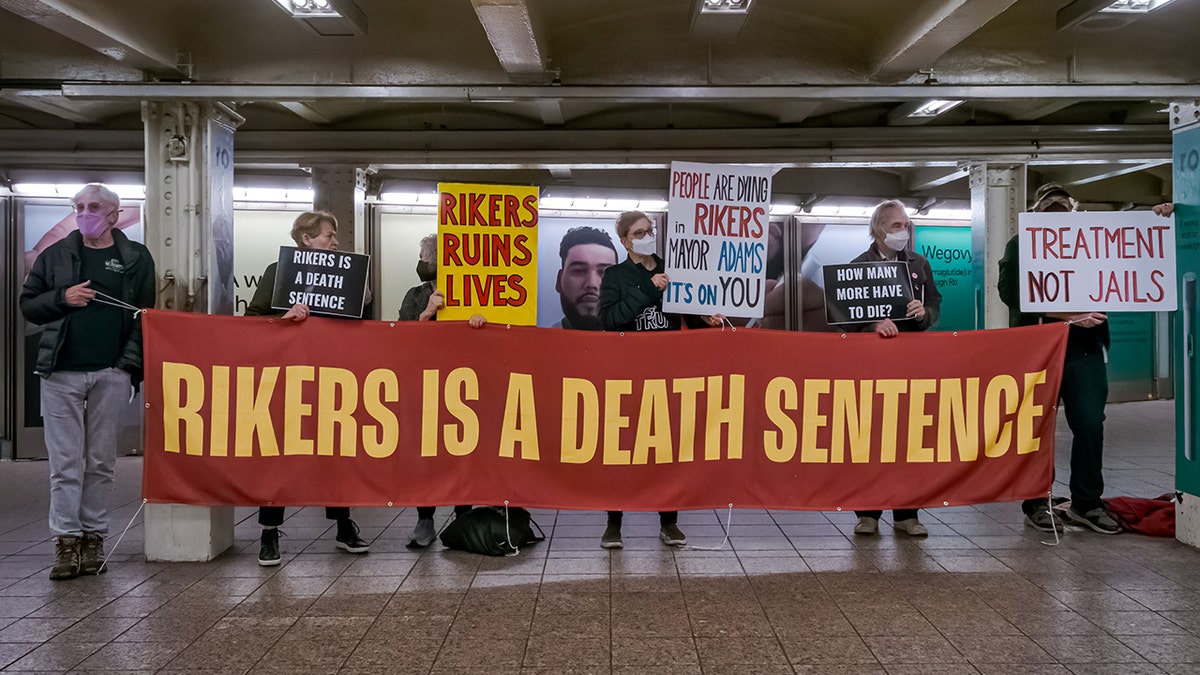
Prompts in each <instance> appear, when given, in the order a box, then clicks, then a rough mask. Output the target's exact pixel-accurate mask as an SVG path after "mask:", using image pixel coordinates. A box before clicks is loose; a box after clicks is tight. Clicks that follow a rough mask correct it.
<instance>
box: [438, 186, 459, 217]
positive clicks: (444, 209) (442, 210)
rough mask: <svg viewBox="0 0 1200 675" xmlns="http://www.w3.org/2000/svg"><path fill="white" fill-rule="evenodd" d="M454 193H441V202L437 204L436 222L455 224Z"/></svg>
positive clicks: (455, 200)
mask: <svg viewBox="0 0 1200 675" xmlns="http://www.w3.org/2000/svg"><path fill="white" fill-rule="evenodd" d="M457 201H458V200H457V199H455V197H454V194H453V193H450V192H443V193H442V203H441V204H439V205H438V222H439V223H445V224H446V225H457V224H458V222H459V221H458V220H457V219H455V217H454V208H455V203H456V202H457Z"/></svg>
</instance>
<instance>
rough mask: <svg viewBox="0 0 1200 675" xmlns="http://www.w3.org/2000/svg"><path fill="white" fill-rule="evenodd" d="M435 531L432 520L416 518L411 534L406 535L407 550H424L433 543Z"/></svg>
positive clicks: (435, 535)
mask: <svg viewBox="0 0 1200 675" xmlns="http://www.w3.org/2000/svg"><path fill="white" fill-rule="evenodd" d="M435 537H437V531H436V530H435V529H434V527H433V518H418V519H417V525H416V527H414V528H413V531H412V534H410V535H408V548H425V547H426V546H428V545H430V544H432V543H433V540H434V538H435Z"/></svg>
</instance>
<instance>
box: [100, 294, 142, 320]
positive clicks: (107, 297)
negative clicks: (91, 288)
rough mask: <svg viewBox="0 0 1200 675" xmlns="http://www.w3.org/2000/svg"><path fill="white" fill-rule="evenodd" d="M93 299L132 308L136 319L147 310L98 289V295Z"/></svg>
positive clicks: (104, 303) (115, 305) (102, 302)
mask: <svg viewBox="0 0 1200 675" xmlns="http://www.w3.org/2000/svg"><path fill="white" fill-rule="evenodd" d="M92 301H93V302H98V303H100V304H102V305H111V306H113V307H120V308H121V309H128V310H131V311H132V312H133V318H135V319H136V318H138V316H140V315H141V313H142V312H144V311H146V310H144V309H139V308H137V307H134V306H133V305H131V304H129V303H128V302H125V301H124V300H121V299H120V298H114V297H113V296H111V295H108V294H105V293H102V292H100V291H96V297H94V298H92Z"/></svg>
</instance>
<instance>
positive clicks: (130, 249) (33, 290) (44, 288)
mask: <svg viewBox="0 0 1200 675" xmlns="http://www.w3.org/2000/svg"><path fill="white" fill-rule="evenodd" d="M112 238H113V244H114V245H115V246H116V248H117V255H118V256H119V257H120V258H121V264H123V265H124V266H125V275H124V278H123V279H122V282H121V294H120V296H119V298H118V299H120V300H122V301H124V302H127V303H129V304H130V305H133V306H134V307H138V308H142V309H145V308H150V307H154V302H155V299H156V293H155V289H154V286H155V280H156V277H155V276H154V259H153V258H151V257H150V251H149V250H148V249H147V248H146V247H145V246H142V245H141V244H139V243H137V242H135V241H130V240H129V238H128V237H126V236H125V233H124V232H121V231H120V230H118V229H113V231H112ZM82 249H83V235H81V234H80V233H79V231H78V230H76V231H74V232H71V233H70V234H68V235H67V236H66V237H64V238H63V239H62V240H61V241H58V242H56V243H55V244H54V245H52V246H51V247H50V248H48V249H46V250H45V251H42V254H41V255H39V256H38V258H37V260H35V261H34V263H33V269H32V270H30V272H29V276H28V277H26V279H25V287H24V288H23V289H21V314H24V315H25V318H26V319H28V320H29V322H30V323H34V324H38V325H41V326H44V327H45V329H44V330H43V331H42V336H41V339H40V340H39V341H38V352H37V370H36V372H37V374H38V375H41V376H42V377H49V375H50V374H51V373H53V372H54V366H55V364H56V363H57V362H58V351H59V349H60V348H61V347H62V344H63V340H64V339H65V338H66V336H67V330H69V327H70V322H71V315H72V314H73V313H74V312H75V310H76V309H78V308H76V307H71V306H70V305H68V304H67V303H66V300H65V299H64V296H65V295H66V292H67V289H68V288H69V287H71V286H75V285H77V284H79V283H82V282H83V281H84V280H83V279H81V278H80V258H81V257H82V254H81V253H80V251H81V250H82ZM133 314H134V313H133V312H132V311H126V312H122V313H121V317H122V321H121V339H122V341H123V342H124V344H125V346H124V348H123V349H122V352H121V356H120V358H118V359H117V362H116V364H114V365H115V366H116V367H117V368H120V369H121V370H125V371H128V372H129V374H130V376H131V377H132V379H133V381H134V382H135V383H136V382H141V381H142V322H141V319H140V318H134V316H133Z"/></svg>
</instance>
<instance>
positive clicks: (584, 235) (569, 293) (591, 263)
mask: <svg viewBox="0 0 1200 675" xmlns="http://www.w3.org/2000/svg"><path fill="white" fill-rule="evenodd" d="M558 256H559V258H560V259H561V260H562V267H561V268H560V269H559V270H558V275H557V276H556V277H555V279H554V290H555V291H558V298H559V302H561V303H562V311H563V319H562V321H560V322H559V323H558V324H557V325H556V326H555V328H577V329H580V330H600V281H601V279H603V278H604V270H606V269H608V268H609V267H611V266H613V265H615V264H617V249H616V247H614V246H613V243H612V239H611V238H609V236H608V234H607V233H606V232H604V231H603V230H600V229H597V228H595V227H588V226H580V227H573V228H571V229H569V230H567V233H566V234H565V235H563V238H562V242H561V243H559V246H558Z"/></svg>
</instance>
